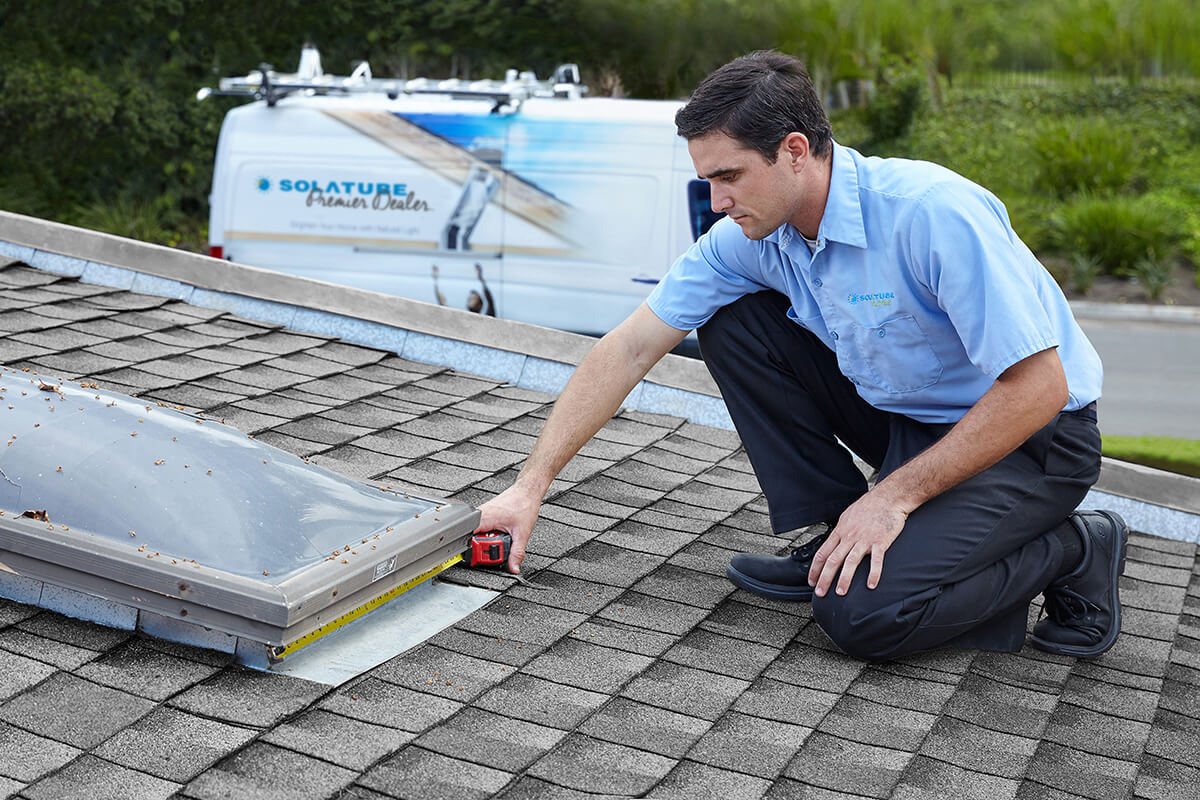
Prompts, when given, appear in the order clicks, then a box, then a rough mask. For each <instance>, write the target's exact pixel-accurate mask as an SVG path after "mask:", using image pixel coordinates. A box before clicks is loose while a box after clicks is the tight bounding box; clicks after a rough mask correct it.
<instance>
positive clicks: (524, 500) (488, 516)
mask: <svg viewBox="0 0 1200 800" xmlns="http://www.w3.org/2000/svg"><path fill="white" fill-rule="evenodd" d="M541 507H542V502H541V498H540V497H536V496H533V495H531V494H530V493H529V492H526V491H524V490H523V489H522V488H520V486H518V485H516V484H514V485H512V486H510V487H508V488H507V489H505V490H504V491H503V492H501V493H500V494H498V495H496V496H495V497H493V498H492V499H491V500H488V501H487V502H486V503H484V504H483V505H481V506H480V507H479V511H480V514H481V516H480V518H479V527H477V528H476V529H475V533H487V532H489V531H504V532H505V533H507V534H508V535H509V536H511V537H512V549H511V550H510V551H509V554H508V571H509V572H511V573H513V574H514V575H515V574H517V573H519V572H520V571H521V562H522V561H524V560H525V547H526V546H527V545H528V544H529V537H530V535H532V534H533V524H534V523H535V522H537V518H538V511H539V510H540V509H541Z"/></svg>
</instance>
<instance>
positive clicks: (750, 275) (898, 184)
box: [647, 143, 1103, 423]
mask: <svg viewBox="0 0 1200 800" xmlns="http://www.w3.org/2000/svg"><path fill="white" fill-rule="evenodd" d="M763 289H774V290H776V291H778V292H782V293H783V294H785V295H787V296H788V298H789V299H790V300H791V302H792V307H791V308H790V309H789V310H788V316H789V317H790V318H791V319H792V320H794V321H795V322H797V323H798V324H800V325H803V326H804V327H805V328H807V329H809V330H810V331H812V332H813V333H815V334H816V335H817V337H818V338H820V340H821V341H822V342H824V343H825V345H826V346H828V347H829V348H830V349H831V350H833V351H835V352H836V353H837V359H838V365H839V367H840V369H841V371H842V373H843V374H844V375H845V376H846V377H848V378H849V379H850V380H851V381H852V382H853V383H854V385H855V386H856V387H857V389H858V393H859V395H860V396H861V397H862V398H863V399H864V400H866V401H867V402H868V403H870V404H871V405H873V406H875V407H876V408H879V409H882V410H884V411H891V412H895V413H899V414H906V415H908V416H909V417H912V418H914V419H916V420H919V421H922V422H939V423H945V422H957V421H958V420H959V419H961V418H962V416H963V415H964V414H966V413H967V411H968V410H969V409H970V408H971V406H973V405H974V404H975V403H976V402H977V401H978V400H979V398H980V397H982V396H983V394H984V392H986V391H987V390H988V389H989V388H991V386H992V384H993V382H994V381H995V380H996V378H997V377H998V376H999V375H1000V373H1002V372H1004V371H1005V370H1006V369H1008V368H1009V367H1011V366H1012V365H1013V364H1015V363H1017V362H1018V361H1020V360H1022V359H1024V358H1026V357H1027V356H1030V355H1033V354H1034V353H1037V352H1040V351H1042V350H1045V349H1047V348H1050V347H1056V348H1058V355H1059V358H1060V359H1061V361H1062V364H1063V370H1064V371H1065V372H1066V376H1067V387H1068V390H1069V392H1070V399H1069V400H1068V402H1067V405H1066V407H1065V409H1064V410H1066V411H1075V410H1078V409H1080V408H1083V407H1084V406H1086V405H1087V404H1088V403H1091V402H1092V401H1093V400H1096V399H1097V398H1098V397H1099V396H1100V384H1101V379H1102V376H1103V371H1102V368H1101V365H1100V357H1099V356H1098V355H1097V354H1096V351H1095V349H1094V348H1093V347H1092V345H1091V343H1090V342H1089V341H1088V340H1087V337H1086V336H1084V334H1083V331H1082V330H1080V328H1079V325H1078V323H1076V321H1075V318H1074V317H1073V316H1072V314H1071V309H1070V307H1069V306H1068V305H1067V301H1066V298H1065V297H1063V293H1062V290H1061V289H1059V287H1058V284H1056V283H1055V282H1054V279H1053V278H1052V277H1051V276H1050V274H1049V273H1048V272H1046V269H1045V268H1044V267H1043V266H1042V265H1041V264H1040V263H1039V262H1038V260H1037V259H1036V258H1035V257H1034V255H1033V253H1032V252H1030V250H1029V248H1028V247H1026V246H1025V244H1024V243H1023V242H1022V241H1021V240H1020V239H1019V238H1018V237H1017V235H1016V233H1014V232H1013V229H1012V225H1011V224H1010V223H1009V220H1008V212H1007V211H1006V210H1005V208H1004V204H1003V203H1001V202H1000V201H999V200H998V199H997V198H996V197H995V196H994V195H993V194H992V193H991V192H989V191H987V190H986V189H984V188H982V187H980V186H978V185H976V184H974V183H972V182H971V181H969V180H967V179H966V178H964V177H962V176H961V175H958V174H956V173H954V172H951V171H950V170H948V169H946V168H944V167H940V166H938V165H936V164H930V163H928V162H924V161H908V160H904V159H895V158H892V159H882V158H875V157H870V158H868V157H865V156H863V155H861V154H860V153H858V152H856V151H854V150H851V149H850V148H847V147H842V146H841V145H839V144H837V143H834V145H833V175H832V179H831V182H830V186H829V198H828V200H827V201H826V204H825V213H824V216H823V217H822V218H821V225H820V229H819V230H818V232H817V247H816V249H815V252H810V250H809V248H808V245H806V244H805V242H804V239H803V238H802V237H801V236H800V232H799V231H797V230H796V229H795V228H794V227H792V225H790V224H784V225H783V227H781V228H779V229H778V230H777V231H775V232H774V233H772V234H770V235H769V236H767V237H766V238H765V239H763V240H762V241H754V240H752V239H748V238H746V236H745V235H744V234H743V233H742V230H741V228H739V227H738V225H737V223H735V222H734V221H733V220H731V219H729V218H723V219H721V220H718V221H717V223H716V224H714V225H713V226H712V228H711V229H710V230H709V232H708V233H707V234H705V235H704V236H702V237H700V239H699V241H697V242H696V243H695V244H694V245H692V247H691V248H689V249H688V251H687V252H686V253H684V254H683V255H682V256H680V258H679V259H678V260H677V261H676V262H675V264H674V266H672V267H671V270H670V271H669V272H668V273H667V275H666V277H665V278H664V279H663V280H662V281H661V282H660V283H659V284H658V286H656V287H655V289H654V291H653V292H652V293H651V294H650V297H649V299H648V300H647V302H648V303H649V306H650V308H651V310H652V311H654V313H655V314H657V315H658V317H659V318H660V319H661V320H662V321H663V322H665V323H667V324H668V325H670V326H672V327H674V328H678V329H680V330H691V329H693V328H697V327H699V326H701V325H703V324H704V323H705V322H707V321H708V320H709V318H710V317H712V315H713V314H715V313H716V312H717V310H718V309H720V308H721V307H722V306H725V305H728V304H729V303H732V302H733V301H734V300H736V299H738V298H739V297H741V296H743V295H746V294H752V293H754V292H758V291H762V290H763Z"/></svg>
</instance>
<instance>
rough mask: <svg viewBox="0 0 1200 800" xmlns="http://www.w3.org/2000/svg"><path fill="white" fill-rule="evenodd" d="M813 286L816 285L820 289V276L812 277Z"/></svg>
mask: <svg viewBox="0 0 1200 800" xmlns="http://www.w3.org/2000/svg"><path fill="white" fill-rule="evenodd" d="M813 286H816V287H817V288H818V289H820V288H821V286H822V284H821V279H820V278H813Z"/></svg>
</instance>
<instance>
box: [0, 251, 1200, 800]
mask: <svg viewBox="0 0 1200 800" xmlns="http://www.w3.org/2000/svg"><path fill="white" fill-rule="evenodd" d="M0 331H2V332H4V334H5V335H4V337H3V338H2V339H0V361H3V363H5V364H7V365H10V366H15V367H28V368H29V369H30V370H36V371H38V372H41V373H42V374H53V375H55V376H60V377H63V378H71V379H76V378H78V379H83V378H86V379H88V380H93V381H96V382H97V383H99V384H101V385H103V386H105V387H106V388H113V389H117V390H121V391H126V392H129V393H131V394H134V395H139V396H144V397H147V398H152V399H155V400H161V401H164V402H170V403H177V404H181V405H185V406H188V407H190V408H194V409H198V410H203V411H204V412H205V413H206V414H207V415H208V416H209V417H216V418H221V419H224V420H225V421H226V422H227V424H230V425H234V426H236V427H239V428H240V429H242V430H244V431H246V432H248V433H252V434H254V435H255V436H256V437H257V438H260V439H262V440H265V441H267V442H269V443H271V444H274V445H276V446H278V447H281V448H283V449H286V450H290V451H293V452H295V453H298V454H301V455H304V456H311V457H312V458H314V459H315V460H316V462H317V463H319V464H323V465H325V466H326V467H328V468H330V469H333V470H337V471H341V472H343V473H345V474H348V475H351V476H354V477H358V478H369V479H373V480H395V481H397V482H403V483H406V484H410V485H415V486H418V487H420V488H425V489H428V490H431V491H433V492H435V493H444V494H448V495H455V496H457V497H459V498H461V499H464V500H466V501H468V502H473V503H478V502H481V501H482V500H484V499H486V498H487V497H490V496H492V495H493V494H494V493H495V492H497V491H499V490H500V489H502V488H504V487H505V486H506V485H507V484H508V482H509V481H511V479H512V478H513V477H514V476H515V468H516V467H517V466H519V463H520V461H521V460H522V459H523V458H524V456H525V455H526V454H527V453H528V451H529V448H530V446H531V445H532V443H533V437H534V436H535V435H536V434H537V432H538V431H539V430H540V428H541V424H542V422H543V419H544V417H545V415H546V413H547V411H548V408H549V404H550V403H551V402H552V401H553V396H551V395H546V394H543V393H540V392H534V391H530V390H526V389H517V388H515V387H511V386H507V385H505V384H502V383H500V382H498V381H496V380H493V379H488V378H480V377H477V376H471V375H464V374H459V373H456V372H453V371H451V370H448V369H444V368H439V367H435V366H430V365H428V364H423V363H417V362H413V361H408V360H405V359H402V358H400V357H398V356H396V355H394V354H390V353H387V352H383V351H379V350H372V349H370V348H366V347H359V346H354V345H348V344H345V343H342V342H339V341H336V340H332V339H329V338H327V337H322V336H314V335H311V334H299V333H295V332H289V331H286V330H283V329H282V328H280V326H278V325H274V324H271V323H263V322H257V321H254V320H247V319H239V318H236V317H234V316H233V315H230V314H225V313H222V312H218V311H212V310H208V309H202V308H196V307H192V306H189V305H187V304H185V303H181V302H179V301H176V300H171V299H167V298H161V297H153V296H148V295H142V294H137V293H134V292H130V291H124V290H115V289H109V288H106V287H101V286H91V285H86V284H82V283H79V282H78V281H77V280H75V279H71V278H63V277H60V276H58V275H54V274H50V273H46V272H41V271H38V270H35V269H31V268H28V267H26V266H23V265H21V264H9V265H8V266H6V267H4V268H3V269H0ZM765 511H766V507H765V503H764V502H763V500H762V497H761V495H760V493H759V490H758V486H757V483H756V482H755V479H754V475H753V472H752V471H751V470H750V467H749V464H748V461H747V460H746V457H745V453H744V451H742V450H741V448H740V443H739V441H738V439H737V437H736V435H735V434H733V433H731V432H729V431H724V430H717V429H712V428H705V427H703V426H698V425H695V424H692V423H688V422H686V421H684V420H682V419H679V418H675V417H669V416H663V415H656V414H645V413H636V412H622V413H621V414H620V415H618V417H617V418H615V419H614V420H613V421H612V422H611V423H609V424H608V425H607V426H606V427H605V428H604V430H603V431H602V432H601V434H600V436H599V437H598V438H597V439H596V440H595V441H593V442H592V443H590V444H588V445H587V446H586V447H585V448H584V450H583V452H582V453H581V454H580V455H579V456H577V457H576V458H575V459H574V460H573V461H572V462H571V464H570V465H569V466H568V468H567V470H565V471H564V474H563V475H562V476H561V477H560V480H558V481H556V482H555V485H554V487H553V488H552V491H551V494H550V496H549V498H548V502H547V504H546V506H545V512H544V514H543V516H542V519H541V520H540V521H539V523H538V527H537V531H536V535H535V538H534V539H533V541H532V544H531V548H530V556H529V559H528V561H527V562H526V566H527V573H528V574H529V575H530V577H531V578H532V580H533V582H534V583H535V584H537V585H538V587H540V588H531V587H527V586H522V585H519V584H515V583H514V582H513V581H512V579H510V578H508V577H505V576H504V575H501V574H497V573H480V572H470V571H467V570H465V569H462V568H460V567H455V568H453V569H451V570H450V571H449V572H447V573H445V575H444V578H443V579H444V580H448V581H454V582H459V583H465V584H471V585H477V586H482V587H485V588H494V589H500V590H502V593H501V594H499V595H498V596H497V598H496V599H495V600H494V601H493V602H491V603H490V604H489V605H487V606H486V607H484V608H482V609H480V610H478V611H476V612H475V613H473V614H471V615H470V616H468V617H466V618H465V619H463V620H462V621H460V622H459V623H458V624H456V625H454V626H453V627H451V628H449V629H447V630H444V631H442V632H441V633H438V634H437V635H435V636H434V637H432V638H431V639H430V640H428V641H427V642H425V643H423V644H420V645H418V646H417V647H415V648H413V649H411V650H409V651H407V652H405V653H402V654H401V655H399V656H397V657H395V658H393V659H392V660H391V661H389V662H386V663H384V664H382V665H380V666H379V667H377V668H376V669H374V670H372V671H370V672H368V673H366V674H364V675H362V676H359V677H358V678H355V679H353V680H351V681H349V682H347V683H346V684H344V685H342V686H337V687H328V686H324V685H321V684H315V683H310V682H307V681H303V680H299V679H296V678H291V677H287V676H283V675H276V674H270V673H260V672H255V671H252V670H248V669H246V668H244V667H242V666H239V665H237V664H236V663H234V662H233V657H232V656H229V655H225V654H221V653H216V652H213V651H207V650H201V649H197V648H193V647H187V646H184V645H179V644H173V643H170V642H164V641H160V640H157V639H153V638H149V637H146V636H143V635H141V634H134V633H130V632H126V631H116V630H112V629H108V628H103V627H100V626H97V625H93V624H91V623H85V622H80V621H77V620H72V619H68V618H65V617H62V616H59V615H57V614H55V613H53V612H50V611H45V610H41V609H38V608H34V607H31V606H27V605H22V604H20V603H16V602H12V601H8V600H0V796H15V797H19V798H26V799H27V800H35V799H40V798H55V800H59V799H60V798H72V797H80V798H88V800H96V799H97V798H104V797H136V798H160V797H161V798H166V797H171V796H177V797H181V798H193V799H194V800H207V798H217V797H238V798H274V797H280V798H289V800H291V799H293V798H326V797H346V798H357V799H358V800H367V798H376V799H383V798H425V797H427V798H442V797H453V798H456V800H457V799H458V798H474V797H480V798H483V797H504V798H526V797H530V798H532V797H551V798H555V797H561V798H581V797H595V796H601V795H608V796H638V795H644V796H648V797H663V798H667V797H685V798H704V797H719V798H743V797H744V798H760V797H769V798H776V799H779V798H792V797H797V798H799V797H803V798H833V797H900V798H922V797H931V798H941V797H966V798H989V799H990V798H1071V797H1090V798H1110V797H1111V798H1126V797H1131V796H1132V797H1139V798H1194V797H1200V789H1198V788H1197V787H1198V786H1200V769H1198V768H1197V766H1196V764H1197V761H1198V758H1197V757H1198V756H1200V699H1198V698H1200V561H1198V560H1197V547H1196V545H1194V544H1186V543H1182V542H1177V541H1172V540H1167V539H1160V538H1156V537H1153V536H1150V535H1147V534H1146V533H1136V534H1135V535H1134V537H1133V539H1132V540H1131V543H1130V548H1129V566H1128V569H1127V572H1126V575H1125V577H1124V578H1123V579H1122V588H1123V596H1124V600H1125V603H1126V608H1127V616H1126V625H1125V632H1124V633H1123V634H1122V636H1121V638H1120V639H1119V641H1118V643H1117V646H1116V647H1115V648H1114V649H1113V650H1112V651H1111V652H1109V653H1108V654H1106V655H1105V656H1103V657H1101V658H1099V659H1096V660H1095V661H1091V662H1084V661H1077V660H1075V659H1071V658H1064V657H1055V656H1049V655H1046V654H1044V653H1040V652H1038V651H1036V650H1033V649H1029V648H1027V649H1025V650H1024V651H1022V652H1020V653H1015V654H997V653H986V652H977V651H957V650H942V651H935V652H931V653H925V654H920V655H915V656H910V657H906V658H903V659H900V660H898V661H895V662H890V663H884V664H866V663H864V662H861V661H857V660H855V659H852V658H849V657H847V656H845V655H843V654H841V653H840V652H838V651H837V649H836V648H835V647H834V646H833V645H832V644H831V643H830V642H829V640H828V639H827V638H826V637H825V635H824V633H822V631H821V630H820V629H819V628H818V627H817V626H816V624H815V623H814V622H813V620H812V618H811V614H810V610H809V607H808V606H807V605H802V604H785V603H777V602H772V601H768V600H764V599H762V598H759V597H755V596H753V595H750V594H748V593H746V592H742V591H738V590H735V589H734V588H733V587H732V586H731V585H730V584H729V583H728V582H727V581H726V580H725V578H724V577H723V571H724V565H725V563H727V561H728V559H729V557H730V556H731V555H732V554H733V553H734V552H737V551H739V550H742V549H753V550H757V551H762V552H770V551H776V550H780V549H782V548H784V547H786V546H787V545H789V544H790V542H789V541H785V540H784V539H782V538H780V537H777V536H774V535H772V534H771V532H770V528H769V525H768V524H767V518H766V514H765ZM1033 613H1034V614H1036V609H1035V610H1034V612H1033Z"/></svg>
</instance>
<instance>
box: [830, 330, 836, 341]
mask: <svg viewBox="0 0 1200 800" xmlns="http://www.w3.org/2000/svg"><path fill="white" fill-rule="evenodd" d="M829 335H830V336H832V337H833V338H834V339H836V338H837V331H830V332H829Z"/></svg>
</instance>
